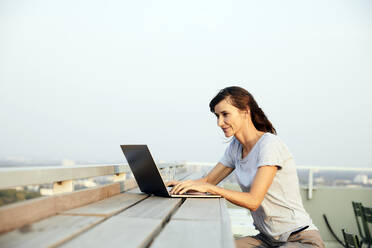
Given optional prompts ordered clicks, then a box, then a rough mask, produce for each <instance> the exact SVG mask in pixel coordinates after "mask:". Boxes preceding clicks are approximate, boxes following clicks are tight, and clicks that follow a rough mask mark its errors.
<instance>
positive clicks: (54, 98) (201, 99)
mask: <svg viewBox="0 0 372 248" xmlns="http://www.w3.org/2000/svg"><path fill="white" fill-rule="evenodd" d="M371 13H372V2H371V1H370V0H365V1H360V0H356V1H349V0H331V1H323V0H315V1H286V0H285V1H248V0H243V1H235V0H233V1H219V0H213V1H212V0H204V1H200V0H198V1H196V0H188V1H174V0H166V1H161V0H160V1H149V0H143V1H119V0H118V1H112V0H106V1H88V0H71V1H46V0H45V1H40V0H34V1H25V0H24V1H13V0H1V1H0V158H9V157H24V158H31V159H39V160H58V159H72V160H87V161H101V162H105V161H122V162H125V159H124V157H123V155H122V152H121V150H120V147H119V145H120V144H131V143H132V144H133V143H134V144H141V143H145V144H148V145H149V147H150V150H151V151H152V154H153V156H154V158H155V159H156V160H163V161H175V160H187V161H203V162H217V161H218V159H219V158H220V157H221V156H222V154H223V151H224V149H225V147H226V146H227V143H226V140H225V139H224V136H223V132H222V131H221V130H220V129H219V128H218V127H217V125H216V119H215V117H214V115H213V114H211V113H210V112H209V108H208V104H209V101H210V100H211V98H212V97H213V96H214V95H215V94H216V93H217V92H218V90H220V89H221V88H224V87H226V86H230V85H239V86H242V87H244V88H246V89H247V90H248V91H250V92H251V93H252V94H253V95H254V96H255V98H256V100H257V102H258V104H259V105H260V106H261V107H262V109H263V110H264V111H265V113H266V114H267V116H268V118H269V119H270V120H271V121H272V123H273V124H274V127H275V128H276V129H277V131H278V135H279V136H280V137H281V138H282V139H283V140H284V141H285V143H286V144H287V145H288V147H289V148H290V150H291V151H292V153H293V155H294V156H295V159H296V161H297V164H299V165H316V166H323V165H324V166H356V167H372V159H371V153H372V147H371V144H370V142H371V140H372V131H371V127H372V116H371V114H372V93H371V92H372V45H371V44H372V14H371Z"/></svg>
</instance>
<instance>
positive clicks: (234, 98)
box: [167, 87, 324, 247]
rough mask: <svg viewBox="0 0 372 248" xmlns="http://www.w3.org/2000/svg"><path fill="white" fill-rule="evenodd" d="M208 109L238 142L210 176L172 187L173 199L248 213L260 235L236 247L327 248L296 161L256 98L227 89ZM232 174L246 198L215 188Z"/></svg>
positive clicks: (178, 183) (170, 183)
mask: <svg viewBox="0 0 372 248" xmlns="http://www.w3.org/2000/svg"><path fill="white" fill-rule="evenodd" d="M209 107H210V110H211V112H212V113H214V114H215V115H216V117H217V124H218V126H219V127H221V128H222V130H223V132H224V134H225V136H226V137H232V136H234V137H233V138H232V142H231V143H230V145H229V146H228V147H227V149H226V151H225V154H224V156H223V157H222V159H221V160H220V162H219V163H218V164H217V165H216V166H215V167H214V168H213V169H212V170H211V171H210V172H209V173H208V175H207V176H205V177H204V178H201V179H199V180H188V181H184V182H178V181H172V182H169V183H168V184H167V185H168V186H174V187H173V188H172V190H171V193H173V194H183V193H185V192H187V191H189V190H191V191H192V190H195V191H199V192H209V193H212V194H219V195H221V196H222V197H224V198H225V199H227V200H228V201H230V202H232V203H234V204H236V205H238V206H241V207H244V208H248V209H249V210H250V211H251V214H252V217H253V220H254V225H255V227H256V229H257V230H258V231H259V232H260V233H259V234H258V235H256V236H254V237H250V236H247V237H243V238H240V239H237V240H236V241H235V242H236V245H237V247H324V244H323V241H322V239H321V237H320V235H319V232H318V229H317V228H316V227H315V226H314V224H313V223H312V220H311V218H310V217H309V215H308V214H307V212H306V211H305V209H304V207H303V205H302V200H301V196H300V191H299V183H298V177H297V172H296V167H295V163H294V160H293V157H292V155H291V154H290V153H289V151H288V148H287V147H286V145H285V144H284V143H283V142H282V141H281V140H280V139H279V138H278V137H277V136H276V131H275V129H274V127H273V126H272V124H271V122H270V121H269V120H268V119H267V118H266V116H265V114H264V112H263V111H262V110H261V108H259V107H258V105H257V103H256V101H255V100H254V98H253V96H252V95H251V94H250V93H249V92H248V91H246V90H245V89H243V88H240V87H227V88H225V89H222V90H221V91H220V92H219V93H218V94H217V95H216V96H215V97H214V98H213V99H212V101H211V102H210V104H209ZM233 170H235V173H236V176H237V180H238V183H239V185H240V187H241V189H242V192H238V191H233V190H228V189H224V188H221V187H218V186H216V185H217V184H218V183H219V182H220V181H222V180H223V179H224V178H225V177H226V176H228V175H229V174H230V173H231V172H232V171H233Z"/></svg>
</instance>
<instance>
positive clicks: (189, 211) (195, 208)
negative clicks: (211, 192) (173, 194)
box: [172, 198, 221, 220]
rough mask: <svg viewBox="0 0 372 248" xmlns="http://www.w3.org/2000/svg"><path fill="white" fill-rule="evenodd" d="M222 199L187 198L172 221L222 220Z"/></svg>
mask: <svg viewBox="0 0 372 248" xmlns="http://www.w3.org/2000/svg"><path fill="white" fill-rule="evenodd" d="M219 201H220V199H218V198H215V199H210V198H209V199H208V198H197V199H195V198H187V199H186V200H185V202H184V203H183V204H182V206H181V207H180V208H179V209H178V211H177V212H176V213H175V214H174V216H173V217H172V219H178V220H220V219H221V208H220V202H219Z"/></svg>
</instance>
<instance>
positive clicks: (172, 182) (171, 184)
mask: <svg viewBox="0 0 372 248" xmlns="http://www.w3.org/2000/svg"><path fill="white" fill-rule="evenodd" d="M179 183H180V182H179V181H175V180H173V181H169V182H167V183H166V184H165V185H166V186H167V187H169V186H174V185H177V184H179Z"/></svg>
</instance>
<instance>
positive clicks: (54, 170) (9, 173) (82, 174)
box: [0, 165, 130, 189]
mask: <svg viewBox="0 0 372 248" xmlns="http://www.w3.org/2000/svg"><path fill="white" fill-rule="evenodd" d="M123 172H125V173H129V172H130V168H129V166H128V165H74V166H43V167H30V168H25V167H22V168H0V189H6V188H11V187H15V186H21V185H32V184H43V183H54V182H59V181H65V180H74V179H80V178H89V177H97V176H105V175H114V174H116V173H123Z"/></svg>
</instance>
